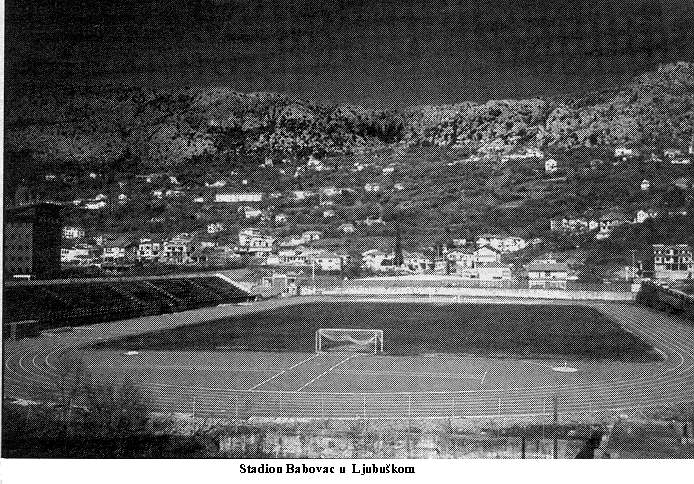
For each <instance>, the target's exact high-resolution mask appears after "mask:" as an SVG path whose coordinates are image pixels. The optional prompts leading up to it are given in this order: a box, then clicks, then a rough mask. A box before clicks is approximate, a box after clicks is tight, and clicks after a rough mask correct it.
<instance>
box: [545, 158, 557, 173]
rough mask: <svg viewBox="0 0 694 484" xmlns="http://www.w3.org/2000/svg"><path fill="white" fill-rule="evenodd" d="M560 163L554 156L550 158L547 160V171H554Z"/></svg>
mask: <svg viewBox="0 0 694 484" xmlns="http://www.w3.org/2000/svg"><path fill="white" fill-rule="evenodd" d="M558 166H559V165H558V163H557V160H555V159H554V158H550V159H548V160H545V172H546V173H554V172H555V171H557V169H558Z"/></svg>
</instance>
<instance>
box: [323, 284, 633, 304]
mask: <svg viewBox="0 0 694 484" xmlns="http://www.w3.org/2000/svg"><path fill="white" fill-rule="evenodd" d="M323 294H325V295H329V296H410V295H416V296H429V297H438V296H451V297H484V298H525V299H558V300H566V301H634V299H635V297H636V294H634V293H630V292H616V291H564V290H560V289H504V288H470V287H422V286H418V287H384V286H382V287H358V286H353V287H342V288H336V289H331V290H326V291H323Z"/></svg>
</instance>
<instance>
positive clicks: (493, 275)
mask: <svg viewBox="0 0 694 484" xmlns="http://www.w3.org/2000/svg"><path fill="white" fill-rule="evenodd" d="M475 270H476V271H477V277H478V278H479V280H480V281H510V280H511V277H512V276H511V266H510V265H508V264H502V263H500V262H487V263H484V264H479V265H478V266H476V267H475Z"/></svg>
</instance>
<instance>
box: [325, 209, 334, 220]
mask: <svg viewBox="0 0 694 484" xmlns="http://www.w3.org/2000/svg"><path fill="white" fill-rule="evenodd" d="M334 216H335V210H333V209H329V210H323V218H331V217H334Z"/></svg>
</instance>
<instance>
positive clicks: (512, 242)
mask: <svg viewBox="0 0 694 484" xmlns="http://www.w3.org/2000/svg"><path fill="white" fill-rule="evenodd" d="M527 245H528V243H527V242H526V241H525V239H523V238H522V237H515V236H510V237H504V239H503V240H502V241H501V252H518V251H519V250H523V249H525V247H526V246H527Z"/></svg>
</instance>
